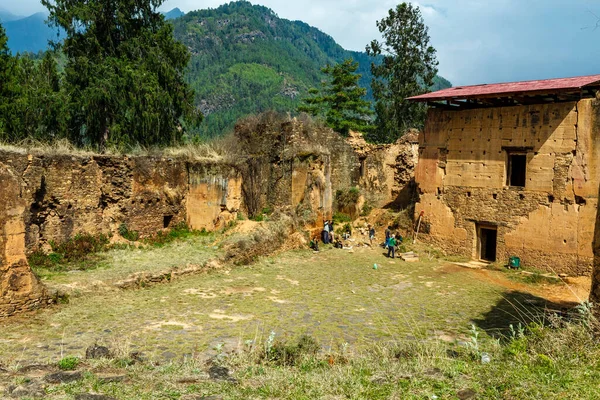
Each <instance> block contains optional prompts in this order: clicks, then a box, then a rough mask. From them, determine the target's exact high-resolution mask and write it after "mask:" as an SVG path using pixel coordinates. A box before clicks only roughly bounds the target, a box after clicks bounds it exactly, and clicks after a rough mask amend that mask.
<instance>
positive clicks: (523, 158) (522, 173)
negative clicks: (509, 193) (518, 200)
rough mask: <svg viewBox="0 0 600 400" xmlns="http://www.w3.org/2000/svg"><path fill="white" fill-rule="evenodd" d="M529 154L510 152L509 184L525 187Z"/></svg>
mask: <svg viewBox="0 0 600 400" xmlns="http://www.w3.org/2000/svg"><path fill="white" fill-rule="evenodd" d="M526 171H527V154H519V153H517V154H515V153H508V171H507V178H508V179H507V181H508V182H507V184H508V186H518V187H525V181H526Z"/></svg>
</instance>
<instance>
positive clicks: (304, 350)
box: [261, 335, 321, 367]
mask: <svg viewBox="0 0 600 400" xmlns="http://www.w3.org/2000/svg"><path fill="white" fill-rule="evenodd" d="M320 349H321V346H320V345H319V342H317V340H316V339H315V338H313V337H312V336H310V335H302V336H300V337H299V338H298V340H297V341H296V342H285V341H283V340H275V341H272V343H267V347H266V349H265V352H264V354H263V355H262V357H261V358H262V359H263V360H265V361H267V362H269V363H272V364H274V365H278V366H285V367H293V366H298V365H300V363H301V362H302V361H304V360H305V359H306V358H309V357H314V356H316V355H317V353H318V352H319V350H320Z"/></svg>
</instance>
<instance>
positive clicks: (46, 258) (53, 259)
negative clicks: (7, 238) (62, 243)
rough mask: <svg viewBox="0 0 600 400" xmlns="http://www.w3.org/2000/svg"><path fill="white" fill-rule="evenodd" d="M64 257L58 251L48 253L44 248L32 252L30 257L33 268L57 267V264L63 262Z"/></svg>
mask: <svg viewBox="0 0 600 400" xmlns="http://www.w3.org/2000/svg"><path fill="white" fill-rule="evenodd" d="M62 260H63V257H62V256H61V255H60V254H57V253H49V254H46V253H44V252H43V251H42V250H36V251H34V252H33V253H31V254H30V255H29V257H28V261H29V265H30V266H31V268H33V269H36V268H47V269H56V268H57V266H58V265H59V264H60V263H61V262H62Z"/></svg>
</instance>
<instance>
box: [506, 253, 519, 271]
mask: <svg viewBox="0 0 600 400" xmlns="http://www.w3.org/2000/svg"><path fill="white" fill-rule="evenodd" d="M508 266H509V267H510V268H515V269H519V268H521V259H520V258H519V257H515V256H513V257H509V258H508Z"/></svg>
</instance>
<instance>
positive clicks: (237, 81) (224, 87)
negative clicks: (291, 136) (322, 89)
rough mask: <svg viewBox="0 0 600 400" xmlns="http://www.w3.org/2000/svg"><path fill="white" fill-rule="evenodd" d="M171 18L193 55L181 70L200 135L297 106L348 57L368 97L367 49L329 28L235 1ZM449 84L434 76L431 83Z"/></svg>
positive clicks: (368, 71)
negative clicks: (199, 115) (198, 113)
mask: <svg viewBox="0 0 600 400" xmlns="http://www.w3.org/2000/svg"><path fill="white" fill-rule="evenodd" d="M373 23H375V21H373ZM173 24H174V25H175V37H176V38H177V39H178V40H179V41H181V42H182V43H184V44H185V45H186V46H187V47H188V48H189V50H190V52H191V54H192V58H191V61H190V66H189V72H188V75H187V77H188V80H189V82H190V84H191V86H192V87H193V89H194V90H195V91H196V102H197V104H198V105H199V106H200V108H201V109H202V111H203V113H204V114H205V116H206V118H205V120H204V122H203V123H202V125H201V127H200V133H201V135H202V136H215V135H219V134H221V133H222V132H224V131H226V130H228V129H231V128H232V126H233V124H234V123H235V121H236V120H237V119H238V118H239V117H241V116H244V115H248V114H252V113H256V112H261V111H265V110H268V109H276V110H279V111H293V110H295V109H296V108H297V106H298V104H299V102H300V99H301V98H302V97H303V96H305V95H306V93H307V91H308V89H309V88H311V87H317V86H319V84H320V82H321V80H322V79H323V74H322V73H321V71H320V69H321V68H322V67H323V66H325V65H326V64H328V63H330V64H333V63H338V62H341V61H343V60H344V59H346V58H350V57H351V58H353V59H354V60H355V61H357V62H358V63H359V69H358V71H357V73H360V74H362V75H363V76H362V78H361V81H360V83H361V85H362V86H364V87H365V88H367V89H368V90H369V91H368V94H367V98H368V99H370V96H371V92H370V82H371V72H370V65H371V61H372V59H371V58H370V57H369V56H367V54H366V53H362V52H353V51H348V50H344V49H343V48H342V47H341V46H340V45H338V44H337V43H336V42H335V41H334V40H333V38H331V37H330V36H329V35H327V34H325V33H323V32H321V31H320V30H318V29H316V28H313V27H311V26H310V25H308V24H306V23H304V22H301V21H289V20H286V19H281V18H279V17H278V16H277V15H276V14H275V13H274V12H273V11H272V10H270V9H269V8H266V7H263V6H258V5H252V4H250V3H249V2H247V1H236V2H232V3H229V4H226V5H223V6H221V7H219V8H216V9H209V10H200V11H194V12H190V13H188V14H186V15H185V16H183V17H181V18H178V19H176V20H174V21H173ZM450 86H451V85H450V82H448V81H447V80H445V79H444V78H441V77H438V78H437V80H436V86H435V87H434V88H433V89H439V88H445V87H450Z"/></svg>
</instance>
